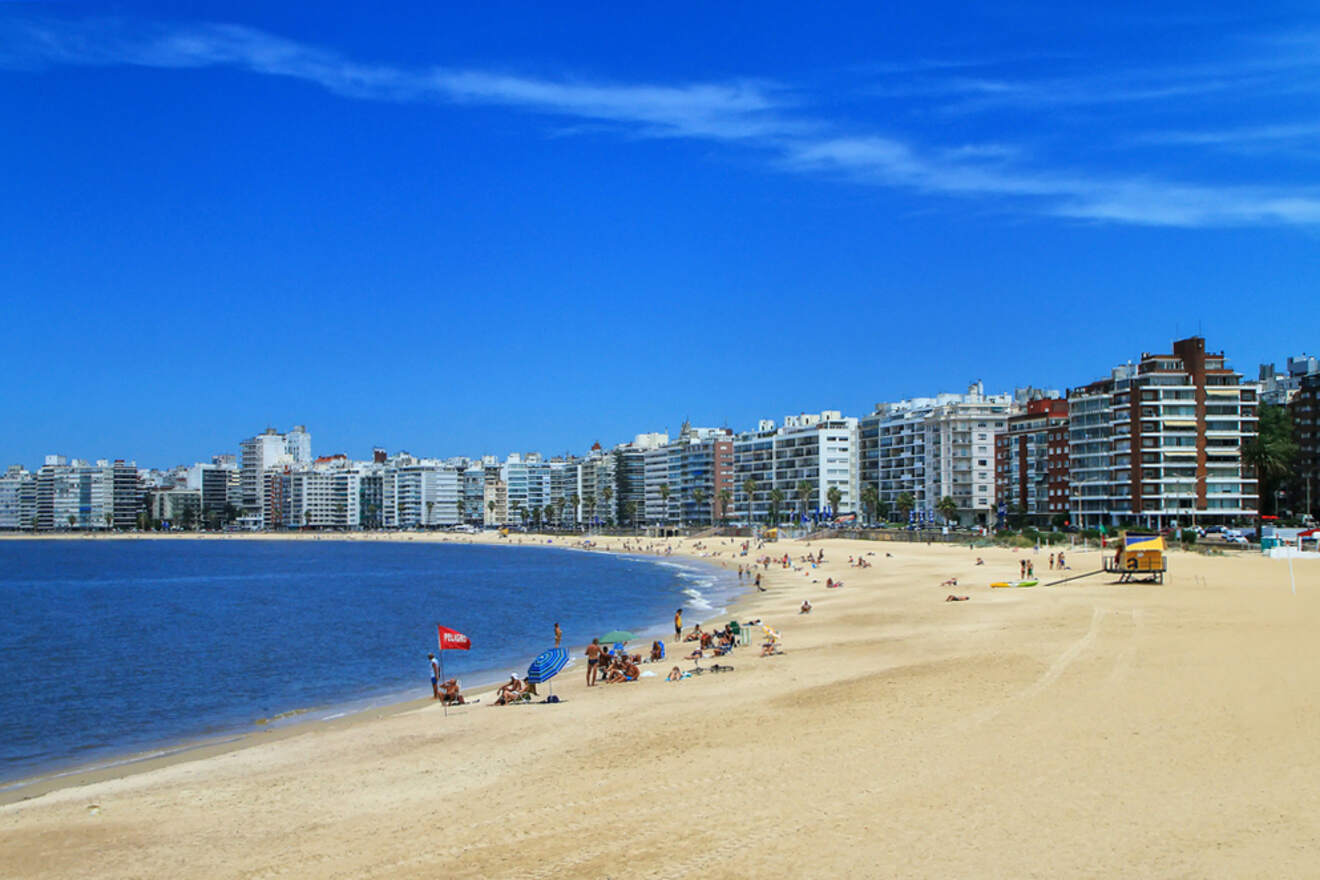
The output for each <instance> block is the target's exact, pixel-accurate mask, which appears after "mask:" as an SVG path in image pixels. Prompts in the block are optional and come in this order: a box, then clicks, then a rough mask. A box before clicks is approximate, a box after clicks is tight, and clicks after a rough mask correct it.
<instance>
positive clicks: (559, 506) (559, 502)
mask: <svg viewBox="0 0 1320 880" xmlns="http://www.w3.org/2000/svg"><path fill="white" fill-rule="evenodd" d="M567 506H568V499H567V498H565V497H564V496H563V495H560V496H559V497H558V498H556V499H555V512H556V513H557V514H558V516H557V517H556V518H557V519H558V520H559V527H560V528H563V527H564V508H565V507H567Z"/></svg>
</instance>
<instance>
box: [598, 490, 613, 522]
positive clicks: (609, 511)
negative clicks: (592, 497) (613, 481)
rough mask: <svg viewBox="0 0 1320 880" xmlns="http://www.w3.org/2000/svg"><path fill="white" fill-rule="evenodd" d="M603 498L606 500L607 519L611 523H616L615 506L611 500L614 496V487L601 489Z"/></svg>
mask: <svg viewBox="0 0 1320 880" xmlns="http://www.w3.org/2000/svg"><path fill="white" fill-rule="evenodd" d="M600 497H601V500H602V501H604V502H605V521H606V522H607V523H609V524H610V525H613V524H614V507H613V506H612V505H611V504H610V501H611V500H612V499H613V498H614V487H613V486H606V487H605V488H603V489H601V490H600Z"/></svg>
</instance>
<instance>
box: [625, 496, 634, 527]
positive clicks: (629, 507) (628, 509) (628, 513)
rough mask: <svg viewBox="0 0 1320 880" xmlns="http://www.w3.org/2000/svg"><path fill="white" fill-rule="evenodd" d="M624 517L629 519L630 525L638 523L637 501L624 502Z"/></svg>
mask: <svg viewBox="0 0 1320 880" xmlns="http://www.w3.org/2000/svg"><path fill="white" fill-rule="evenodd" d="M623 518H624V519H625V520H627V521H628V525H629V526H636V525H637V502H636V501H625V502H623Z"/></svg>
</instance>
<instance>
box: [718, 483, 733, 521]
mask: <svg viewBox="0 0 1320 880" xmlns="http://www.w3.org/2000/svg"><path fill="white" fill-rule="evenodd" d="M718 497H719V499H720V521H721V522H723V523H724V524H725V525H726V526H727V525H728V524H729V502H730V501H732V500H733V492H732V491H731V490H730V489H729V487H728V486H725V487H724V488H723V489H721V490H720V491H719V496H718Z"/></svg>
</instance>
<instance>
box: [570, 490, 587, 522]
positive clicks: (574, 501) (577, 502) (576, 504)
mask: <svg viewBox="0 0 1320 880" xmlns="http://www.w3.org/2000/svg"><path fill="white" fill-rule="evenodd" d="M569 504H571V505H573V524H574V525H576V524H577V521H578V510H579V509H580V508H581V505H582V499H581V498H579V497H578V494H577V493H576V492H574V493H573V494H572V495H571V496H569ZM584 512H585V511H584Z"/></svg>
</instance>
